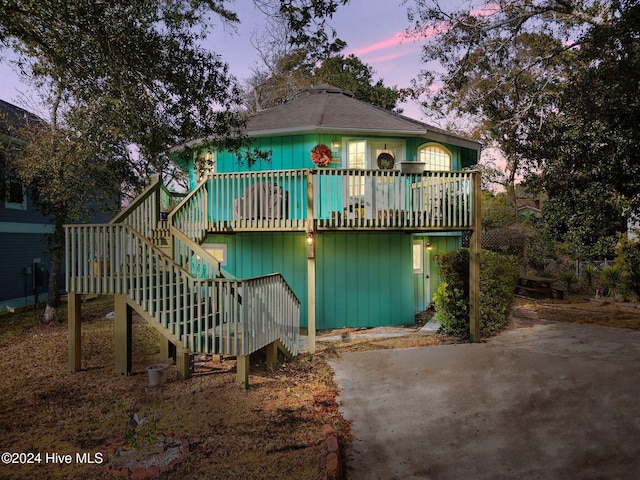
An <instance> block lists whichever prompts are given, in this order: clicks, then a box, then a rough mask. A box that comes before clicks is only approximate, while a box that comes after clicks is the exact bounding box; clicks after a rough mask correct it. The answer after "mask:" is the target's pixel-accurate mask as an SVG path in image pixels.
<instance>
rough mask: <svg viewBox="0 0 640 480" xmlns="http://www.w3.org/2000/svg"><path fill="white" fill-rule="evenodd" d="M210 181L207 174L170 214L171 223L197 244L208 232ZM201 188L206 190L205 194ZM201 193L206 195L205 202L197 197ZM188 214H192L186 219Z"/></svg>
mask: <svg viewBox="0 0 640 480" xmlns="http://www.w3.org/2000/svg"><path fill="white" fill-rule="evenodd" d="M208 183H209V177H208V176H207V177H205V178H204V180H202V181H201V182H200V183H199V184H198V185H196V187H195V188H194V189H193V190H192V191H191V192H189V193H188V194H187V195H186V196H185V197H184V198H183V199H182V201H181V202H180V203H179V204H178V205H177V206H176V208H175V209H174V210H173V211H172V212H171V213H170V214H169V225H171V226H172V227H175V228H177V229H178V230H179V231H181V232H182V233H184V234H185V235H186V236H187V237H189V238H190V239H191V240H192V241H193V242H194V243H196V244H198V243H200V242H201V241H202V240H203V239H204V237H205V235H206V234H207V226H208V219H207V218H206V216H207V211H208V209H207V194H208ZM201 190H203V191H204V194H203V192H201ZM199 195H203V196H204V202H203V201H202V200H201V199H200V198H196V197H197V196H199ZM196 202H198V203H200V204H197V203H196ZM202 203H204V205H202ZM194 207H195V208H194ZM203 207H204V208H203ZM188 214H191V218H189V219H185V218H184V216H185V215H188Z"/></svg>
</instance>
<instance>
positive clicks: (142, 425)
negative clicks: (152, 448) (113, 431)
mask: <svg viewBox="0 0 640 480" xmlns="http://www.w3.org/2000/svg"><path fill="white" fill-rule="evenodd" d="M128 424H129V428H128V429H127V431H126V433H125V436H124V441H125V443H126V444H127V445H129V446H131V447H132V448H141V447H144V446H146V445H153V444H154V443H156V442H157V441H158V419H157V418H156V416H155V414H154V415H153V416H152V417H151V420H149V419H148V418H147V417H142V418H139V417H138V413H137V412H136V413H134V414H133V415H132V416H131V417H130V418H129V422H128Z"/></svg>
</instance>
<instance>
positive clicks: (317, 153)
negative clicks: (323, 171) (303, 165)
mask: <svg viewBox="0 0 640 480" xmlns="http://www.w3.org/2000/svg"><path fill="white" fill-rule="evenodd" d="M311 161H312V162H313V163H314V164H315V165H317V166H318V167H326V166H327V165H329V164H330V163H331V150H329V147H327V146H326V145H324V144H322V143H320V144H318V145H316V146H315V147H313V150H311Z"/></svg>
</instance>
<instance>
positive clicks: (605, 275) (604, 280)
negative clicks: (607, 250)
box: [600, 266, 623, 297]
mask: <svg viewBox="0 0 640 480" xmlns="http://www.w3.org/2000/svg"><path fill="white" fill-rule="evenodd" d="M600 283H601V284H602V293H604V295H606V296H607V297H618V296H621V295H622V291H623V289H622V273H621V272H620V268H619V267H616V266H613V267H607V268H605V269H603V270H602V272H600Z"/></svg>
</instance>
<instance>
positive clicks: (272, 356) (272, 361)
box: [265, 341, 278, 370]
mask: <svg viewBox="0 0 640 480" xmlns="http://www.w3.org/2000/svg"><path fill="white" fill-rule="evenodd" d="M265 350H266V353H267V368H268V369H269V370H275V369H276V368H278V342H277V341H273V342H271V343H270V344H269V345H267V346H266V347H265Z"/></svg>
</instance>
